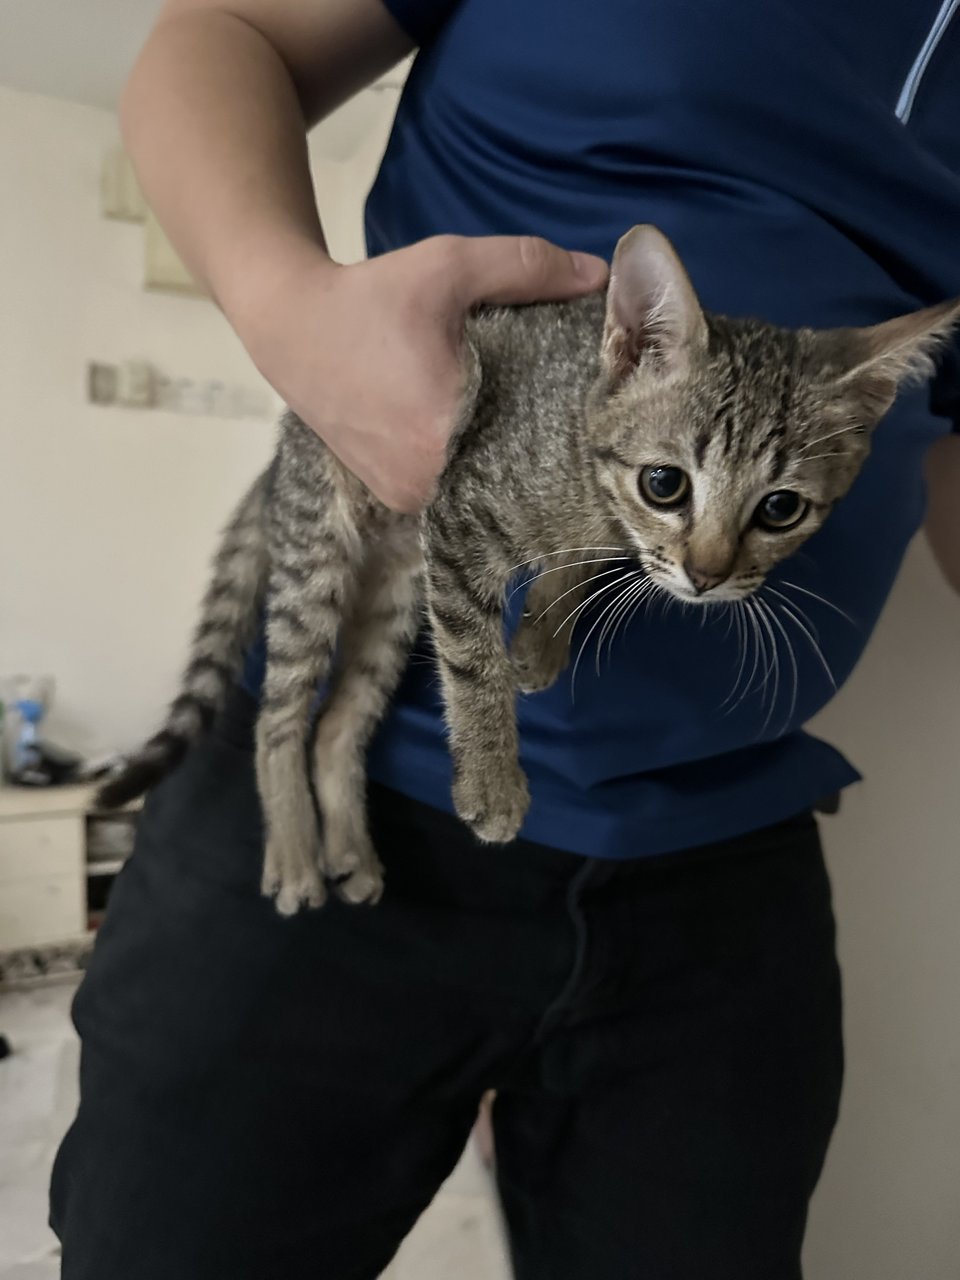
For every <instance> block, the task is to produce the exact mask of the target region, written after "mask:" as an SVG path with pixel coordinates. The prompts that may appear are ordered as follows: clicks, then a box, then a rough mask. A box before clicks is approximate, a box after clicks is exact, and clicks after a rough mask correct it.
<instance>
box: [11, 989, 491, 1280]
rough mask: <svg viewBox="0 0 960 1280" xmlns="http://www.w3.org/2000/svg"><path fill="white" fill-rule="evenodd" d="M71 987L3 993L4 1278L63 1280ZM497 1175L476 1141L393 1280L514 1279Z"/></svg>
mask: <svg viewBox="0 0 960 1280" xmlns="http://www.w3.org/2000/svg"><path fill="white" fill-rule="evenodd" d="M73 991H74V984H73V983H72V982H63V983H58V984H56V985H53V986H46V987H43V988H35V989H34V990H32V991H29V992H28V991H20V992H17V991H12V992H7V993H6V994H2V995H0V1031H2V1032H3V1034H4V1035H6V1036H7V1038H8V1039H9V1040H10V1042H11V1044H12V1045H13V1046H14V1049H15V1052H14V1053H13V1055H12V1056H11V1057H9V1058H7V1059H5V1060H4V1061H2V1062H0V1280H56V1277H57V1276H59V1273H60V1271H59V1265H58V1262H57V1258H56V1240H55V1239H54V1236H53V1234H52V1232H51V1231H50V1229H49V1228H48V1227H47V1225H46V1198H47V1179H48V1176H49V1170H50V1165H51V1162H52V1160H53V1156H54V1153H55V1151H56V1148H57V1144H58V1143H59V1141H60V1137H61V1135H62V1133H63V1132H64V1130H65V1129H66V1127H67V1125H68V1124H69V1123H70V1119H71V1117H72V1115H73V1111H74V1108H75V1105H76V1074H77V1058H78V1049H77V1042H76V1039H75V1037H74V1034H73V1030H72V1028H71V1026H70V1022H69V1018H68V1009H69V1004H70V1000H71V998H72V995H73ZM509 1274H510V1272H509V1266H508V1263H507V1260H506V1254H505V1252H504V1246H503V1241H502V1235H501V1231H500V1224H499V1221H498V1217H497V1210H496V1205H495V1201H494V1197H493V1194H492V1190H491V1186H490V1180H489V1176H488V1174H487V1172H486V1170H485V1169H484V1167H483V1165H482V1164H481V1163H480V1161H479V1160H478V1158H477V1156H476V1153H475V1151H474V1149H473V1144H472V1143H471V1144H470V1146H468V1148H467V1150H466V1151H465V1152H464V1156H463V1159H462V1160H461V1162H460V1165H459V1166H458V1168H457V1169H456V1171H455V1172H454V1174H453V1175H452V1176H451V1177H450V1179H449V1180H448V1182H447V1183H446V1184H445V1185H444V1187H443V1188H442V1189H441V1191H440V1192H439V1194H438V1196H437V1198H436V1199H435V1200H434V1202H433V1204H432V1205H431V1206H430V1208H429V1209H428V1210H427V1212H426V1213H425V1214H424V1216H423V1218H421V1220H420V1222H419V1223H418V1225H417V1227H416V1229H415V1230H414V1232H413V1233H412V1235H411V1236H410V1237H409V1239H408V1240H407V1241H406V1243H405V1244H404V1246H403V1248H402V1249H401V1251H400V1253H399V1255H398V1257H397V1258H396V1260H395V1262H394V1263H393V1265H392V1266H391V1267H390V1269H389V1271H388V1272H387V1273H386V1276H385V1277H384V1280H507V1278H508V1276H509Z"/></svg>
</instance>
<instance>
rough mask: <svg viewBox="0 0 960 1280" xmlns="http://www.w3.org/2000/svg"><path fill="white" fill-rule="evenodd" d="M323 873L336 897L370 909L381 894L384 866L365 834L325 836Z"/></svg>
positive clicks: (333, 832)
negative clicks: (366, 905) (331, 885)
mask: <svg viewBox="0 0 960 1280" xmlns="http://www.w3.org/2000/svg"><path fill="white" fill-rule="evenodd" d="M325 836H326V839H325V842H324V857H323V869H324V872H325V873H326V875H327V878H328V879H329V880H330V881H331V882H332V884H333V890H334V892H335V893H336V895H337V897H338V898H340V899H342V901H344V902H350V903H354V904H358V903H367V904H369V905H370V906H373V904H374V903H377V902H379V901H380V898H381V895H382V894H383V866H382V864H381V862H380V859H379V858H378V857H377V855H376V853H375V851H374V848H373V845H372V844H371V842H370V837H369V836H368V835H367V833H366V831H358V830H354V831H352V832H350V833H349V834H347V833H346V832H337V831H336V829H335V828H332V827H331V828H329V829H328V830H327V831H326V833H325Z"/></svg>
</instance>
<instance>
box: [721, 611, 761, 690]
mask: <svg viewBox="0 0 960 1280" xmlns="http://www.w3.org/2000/svg"><path fill="white" fill-rule="evenodd" d="M739 603H740V604H741V605H742V606H743V633H744V638H745V644H744V666H746V658H747V655H748V653H749V651H750V649H751V648H752V649H753V666H752V667H751V668H750V675H749V676H748V677H747V682H746V684H745V685H744V686H743V692H742V693H741V694H740V696H739V697H738V698H737V700H736V701H735V702H733V703H732V704H731V705H730V706H729V707H728V708H727V711H726V714H727V715H730V714H731V712H733V711H735V710H736V709H737V707H739V706H740V704H741V703H742V702H743V701H744V699H745V698H746V697H747V696H748V694H749V693H750V690H751V689H752V688H753V682H754V680H755V679H756V675H757V671H758V669H759V667H760V628H759V627H758V626H757V620H756V618H755V617H754V616H753V612H752V610H751V607H750V600H749V599H747V600H741V601H739ZM748 623H749V626H748V625H747V624H748ZM750 641H752V642H753V643H752V645H751V644H750V643H749V642H750ZM738 683H739V678H738ZM735 692H736V689H734V691H733V693H735ZM733 693H731V695H730V696H731V697H733Z"/></svg>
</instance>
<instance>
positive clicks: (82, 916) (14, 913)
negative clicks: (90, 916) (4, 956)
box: [0, 872, 87, 951]
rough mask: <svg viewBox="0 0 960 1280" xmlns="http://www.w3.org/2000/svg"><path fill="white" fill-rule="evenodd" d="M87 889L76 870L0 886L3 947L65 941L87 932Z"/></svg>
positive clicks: (3, 948)
mask: <svg viewBox="0 0 960 1280" xmlns="http://www.w3.org/2000/svg"><path fill="white" fill-rule="evenodd" d="M84 889H85V885H84V882H83V880H81V878H80V876H79V875H78V874H77V872H74V873H73V874H71V875H69V876H57V877H56V878H54V879H47V880H23V881H20V882H19V883H18V884H5V885H3V886H2V887H0V951H7V950H11V949H13V948H15V947H32V946H41V945H43V944H44V943H49V942H64V941H66V940H67V939H69V938H76V937H78V936H79V935H80V934H83V933H85V932H86V928H87V921H86V910H85V903H84Z"/></svg>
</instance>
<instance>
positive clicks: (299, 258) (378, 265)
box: [229, 236, 607, 512]
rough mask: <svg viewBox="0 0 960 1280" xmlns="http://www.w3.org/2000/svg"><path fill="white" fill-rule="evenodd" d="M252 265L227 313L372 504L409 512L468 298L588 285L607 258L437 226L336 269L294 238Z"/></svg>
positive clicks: (452, 403)
mask: <svg viewBox="0 0 960 1280" xmlns="http://www.w3.org/2000/svg"><path fill="white" fill-rule="evenodd" d="M254 272H255V275H254V279H253V283H252V284H251V285H250V287H249V288H248V289H247V290H246V292H245V295H244V297H245V302H244V304H243V305H242V306H240V307H238V308H237V309H236V312H235V314H234V315H230V317H229V318H230V319H231V320H232V322H233V323H234V326H235V327H236V329H237V331H238V333H239V334H240V337H241V339H242V340H243V341H244V343H245V345H246V346H247V348H248V350H249V351H250V354H251V356H252V357H253V359H254V361H255V362H256V364H257V366H258V367H259V369H260V370H261V372H262V373H263V374H264V376H265V377H266V378H267V380H268V381H269V382H270V383H271V385H272V386H273V387H274V388H275V389H276V390H277V391H278V393H279V394H280V395H281V396H282V397H283V398H284V400H285V401H286V402H287V404H289V405H290V407H291V408H292V409H294V410H295V411H296V413H298V414H299V415H300V417H301V418H302V419H303V420H304V422H306V423H308V424H309V425H310V426H311V427H312V428H313V429H314V430H315V431H316V432H317V434H318V435H319V436H320V437H321V438H322V439H323V440H324V441H325V442H326V444H327V445H328V446H329V447H330V448H331V449H332V450H333V452H334V453H335V454H336V455H337V456H338V457H339V458H340V460H341V461H342V462H343V463H344V464H345V465H346V466H347V467H349V469H350V470H351V471H353V472H354V474H356V475H357V476H359V478H360V479H361V480H362V481H363V482H364V483H365V484H366V485H367V486H368V488H369V489H370V490H371V491H372V492H373V493H374V494H375V495H376V497H378V498H379V499H380V500H381V502H383V503H385V504H386V505H387V506H388V507H391V508H393V509H394V510H396V511H403V512H416V511H418V510H419V509H420V508H421V507H422V506H423V505H424V504H425V503H426V502H428V501H429V499H430V497H431V495H432V493H433V491H434V487H435V485H436V481H437V479H438V477H439V475H440V473H441V471H442V470H443V467H444V465H445V462H446V457H447V444H448V440H449V436H450V433H451V431H452V429H453V427H454V425H455V423H456V418H457V412H458V408H459V405H460V400H461V396H462V393H463V389H464V376H465V370H464V366H463V362H462V344H463V326H464V320H465V318H466V316H467V314H468V313H469V311H470V310H471V308H472V307H474V306H475V305H477V304H478V303H481V302H488V303H500V304H509V303H525V302H546V301H553V300H559V299H563V298H570V297H574V296H576V295H578V294H582V293H588V292H592V291H593V290H596V289H598V288H600V287H601V286H602V285H603V284H604V282H605V280H606V277H607V265H606V263H605V262H603V260H602V259H600V258H594V257H592V256H590V255H586V254H571V253H568V252H566V251H565V250H563V249H559V248H557V247H556V246H554V245H551V244H549V243H548V242H546V241H544V240H539V239H536V238H533V237H524V236H491V237H481V238H467V237H461V236H437V237H434V238H431V239H429V240H423V241H421V242H420V243H418V244H415V245H412V246H410V247H409V248H406V249H401V250H397V251H396V252H394V253H389V254H385V255H384V256H382V257H379V258H374V259H371V260H369V261H366V262H360V263H357V264H355V265H353V266H345V267H344V266H337V265H335V264H333V263H331V262H330V260H329V259H328V258H327V257H326V255H325V254H324V253H323V252H322V250H321V249H320V248H319V246H317V245H313V244H301V245H298V246H296V247H295V248H294V249H292V250H291V249H285V250H284V251H283V252H282V253H280V254H278V255H275V256H274V258H273V259H272V261H271V264H270V266H269V267H268V268H266V269H264V267H263V266H260V267H259V268H255V269H254ZM268 273H269V274H268ZM256 274H259V276H260V279H259V282H258V281H257V279H256Z"/></svg>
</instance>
